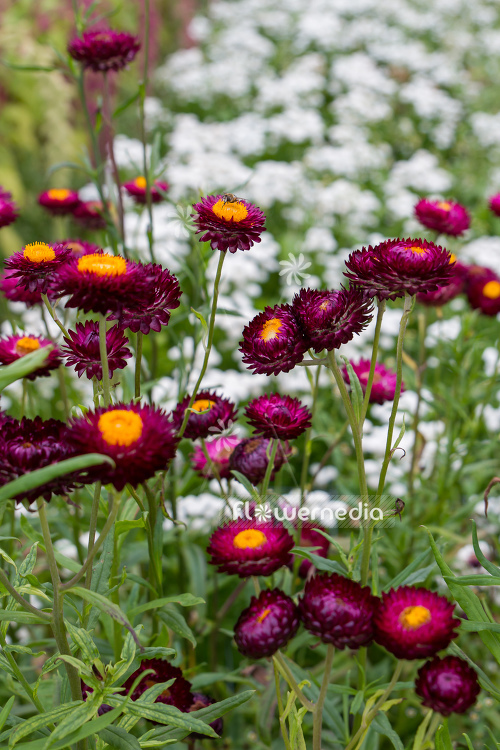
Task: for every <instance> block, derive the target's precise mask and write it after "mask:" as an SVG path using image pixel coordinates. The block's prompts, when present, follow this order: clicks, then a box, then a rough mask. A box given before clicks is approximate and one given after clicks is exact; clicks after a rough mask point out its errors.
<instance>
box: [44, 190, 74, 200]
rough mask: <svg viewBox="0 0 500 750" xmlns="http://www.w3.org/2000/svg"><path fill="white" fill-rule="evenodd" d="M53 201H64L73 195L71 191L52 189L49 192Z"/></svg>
mask: <svg viewBox="0 0 500 750" xmlns="http://www.w3.org/2000/svg"><path fill="white" fill-rule="evenodd" d="M47 195H48V196H49V198H50V200H51V201H64V200H66V198H69V196H70V195H71V190H66V189H65V188H52V190H49V191H48V192H47Z"/></svg>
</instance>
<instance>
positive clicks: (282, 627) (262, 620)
mask: <svg viewBox="0 0 500 750" xmlns="http://www.w3.org/2000/svg"><path fill="white" fill-rule="evenodd" d="M299 624H300V621H299V611H298V609H297V606H296V605H295V603H294V602H293V599H290V597H289V596H287V595H286V594H285V593H284V592H283V591H280V589H272V590H268V589H266V590H264V591H261V592H260V594H259V596H258V597H255V596H252V598H251V600H250V605H249V606H248V607H247V608H246V609H244V610H243V612H242V613H241V614H240V616H239V618H238V622H237V623H236V625H235V626H234V640H235V641H236V646H237V647H238V651H239V652H240V653H242V654H243V656H248V657H249V658H250V659H262V658H263V657H264V656H272V655H273V654H275V653H276V651H277V650H278V649H279V648H281V647H282V646H284V645H285V644H286V643H288V641H289V640H290V638H293V636H294V635H295V633H296V632H297V630H298V629H299Z"/></svg>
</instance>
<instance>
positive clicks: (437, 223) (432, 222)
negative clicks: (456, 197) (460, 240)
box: [415, 198, 470, 237]
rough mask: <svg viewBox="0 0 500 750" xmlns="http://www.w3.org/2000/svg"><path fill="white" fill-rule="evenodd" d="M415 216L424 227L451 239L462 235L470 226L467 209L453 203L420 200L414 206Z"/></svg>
mask: <svg viewBox="0 0 500 750" xmlns="http://www.w3.org/2000/svg"><path fill="white" fill-rule="evenodd" d="M415 216H416V217H417V219H418V220H419V222H420V223H421V224H423V225H424V227H427V228H428V229H434V230H435V231H436V232H439V234H449V235H451V236H452V237H458V235H460V234H463V233H464V232H465V230H466V229H468V228H469V226H470V216H469V213H468V211H467V209H466V208H465V206H462V204H461V203H455V202H454V201H439V200H438V201H430V200H427V198H422V200H420V201H419V202H418V203H417V205H416V206H415Z"/></svg>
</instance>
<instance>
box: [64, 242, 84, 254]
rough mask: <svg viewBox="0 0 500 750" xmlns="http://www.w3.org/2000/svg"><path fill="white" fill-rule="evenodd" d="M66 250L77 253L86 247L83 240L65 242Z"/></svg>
mask: <svg viewBox="0 0 500 750" xmlns="http://www.w3.org/2000/svg"><path fill="white" fill-rule="evenodd" d="M64 246H65V248H66V250H71V252H72V253H74V254H75V255H77V254H78V253H81V252H82V250H83V249H84V247H83V245H82V243H81V242H66V243H65V245H64Z"/></svg>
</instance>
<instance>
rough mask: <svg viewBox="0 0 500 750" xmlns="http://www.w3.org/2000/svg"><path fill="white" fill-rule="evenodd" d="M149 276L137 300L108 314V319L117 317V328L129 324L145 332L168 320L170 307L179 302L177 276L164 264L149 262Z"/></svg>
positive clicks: (177, 304)
mask: <svg viewBox="0 0 500 750" xmlns="http://www.w3.org/2000/svg"><path fill="white" fill-rule="evenodd" d="M144 271H145V273H147V274H148V276H149V277H150V281H149V282H148V285H147V287H146V288H145V289H144V291H143V294H142V296H141V298H140V300H136V302H135V304H128V305H125V307H124V308H123V309H122V310H121V311H120V313H119V314H117V313H114V314H112V315H110V317H109V320H118V325H119V326H120V328H122V329H125V328H130V330H131V331H132V332H133V333H138V332H139V331H140V332H141V333H143V334H144V335H147V334H148V333H149V332H150V331H157V332H158V331H161V327H162V326H166V325H168V323H169V320H170V311H171V310H175V309H176V308H177V307H179V305H180V301H179V300H180V298H181V295H182V292H181V288H180V286H179V282H178V281H177V278H176V277H175V276H174V275H173V274H171V273H170V271H169V270H168V269H167V268H162V267H161V266H159V265H156V264H153V263H149V264H147V265H146V266H144Z"/></svg>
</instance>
